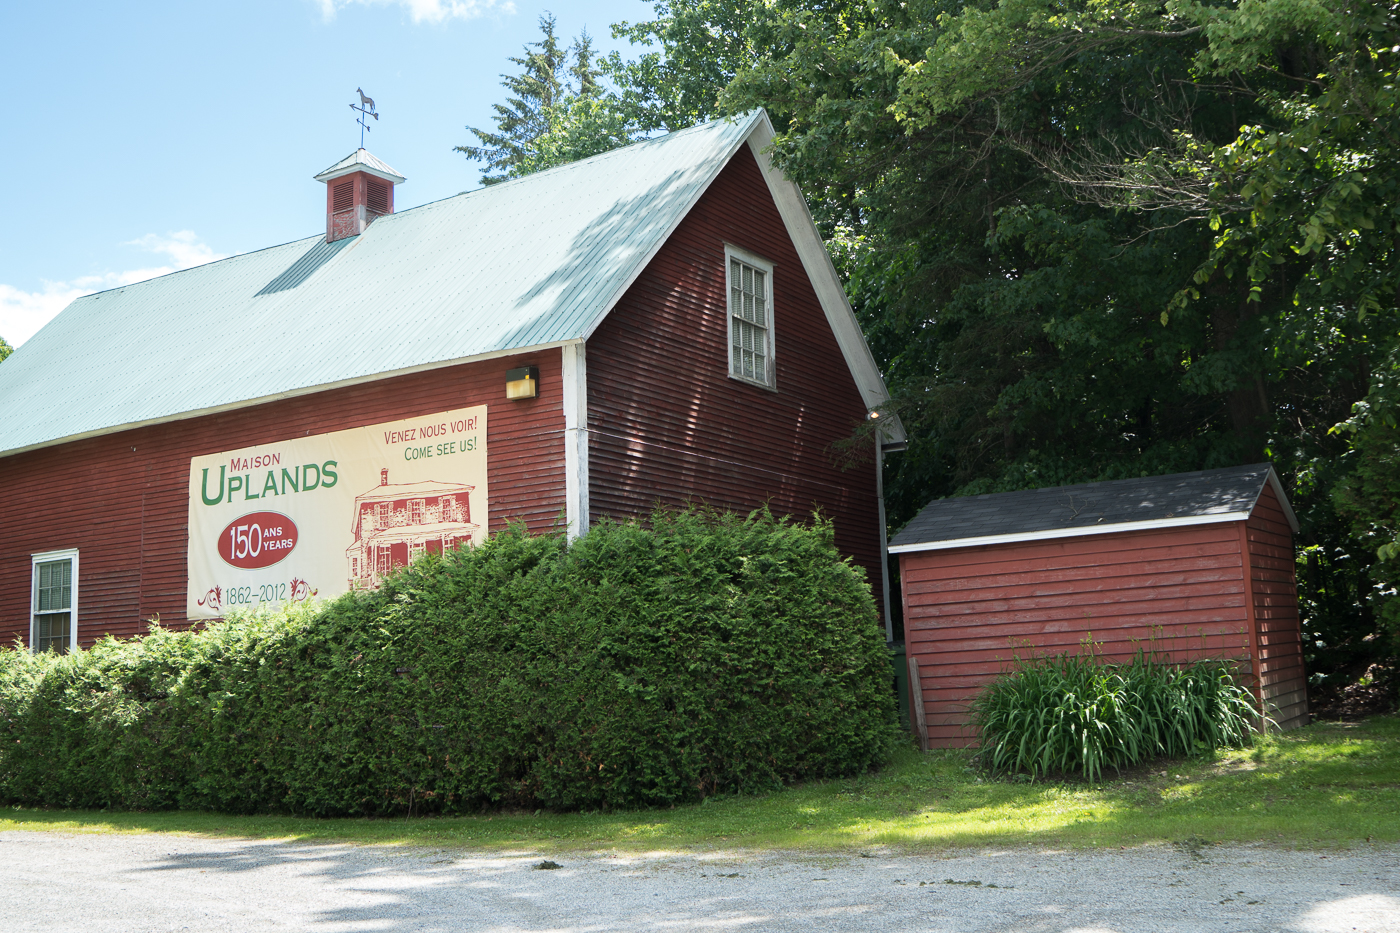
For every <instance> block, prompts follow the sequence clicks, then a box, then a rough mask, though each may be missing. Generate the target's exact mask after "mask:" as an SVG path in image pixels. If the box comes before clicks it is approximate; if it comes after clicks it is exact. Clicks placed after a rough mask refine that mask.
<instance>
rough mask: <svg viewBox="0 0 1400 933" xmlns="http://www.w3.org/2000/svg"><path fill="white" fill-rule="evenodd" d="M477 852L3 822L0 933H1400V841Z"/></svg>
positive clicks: (1, 838)
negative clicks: (12, 828)
mask: <svg viewBox="0 0 1400 933" xmlns="http://www.w3.org/2000/svg"><path fill="white" fill-rule="evenodd" d="M873 855H874V857H872V858H861V857H858V856H831V857H816V856H805V855H786V854H777V855H738V854H732V853H730V854H725V853H700V854H697V853H685V854H666V855H647V856H634V855H615V856H614V855H607V854H587V855H559V854H553V855H552V858H553V859H555V860H556V861H557V862H559V863H560V864H561V865H562V867H561V868H559V869H557V870H539V869H537V868H535V867H534V866H536V865H537V864H539V863H540V861H541V860H542V858H544V857H546V856H542V855H541V854H539V853H532V852H521V853H514V854H481V853H473V852H463V851H455V850H454V851H434V850H428V849H405V848H395V847H389V846H348V845H320V844H302V843H279V842H263V841H249V840H238V839H203V838H193V837H185V836H164V835H82V834H63V833H49V832H5V833H0V862H2V863H3V865H4V877H5V881H4V884H3V888H0V891H3V893H0V930H4V931H6V933H18V931H29V930H45V931H48V930H53V931H65V933H67V931H83V933H86V931H93V933H98V931H102V933H105V931H166V930H190V931H200V933H203V931H216V930H217V931H240V933H246V931H256V930H313V931H322V930H324V931H351V930H354V931H389V933H398V931H409V930H414V931H438V930H483V931H502V933H504V931H549V933H574V931H614V930H617V931H664V933H680V931H688V930H702V931H726V933H728V931H750V930H752V931H759V930H762V931H779V930H781V931H803V933H811V931H816V930H821V931H827V930H834V931H862V933H864V931H885V930H888V931H950V933H952V931H956V933H978V931H984V930H985V931H992V930H997V931H1036V933H1039V931H1046V933H1052V931H1053V933H1070V931H1074V933H1104V931H1115V933H1129V931H1147V930H1165V931H1183V933H1184V931H1197V930H1201V931H1204V930H1209V931H1267V930H1296V931H1303V933H1330V931H1338V933H1352V931H1371V933H1380V931H1396V933H1400V848H1398V847H1379V846H1377V847H1369V846H1368V847H1365V848H1360V849H1355V850H1351V851H1345V852H1343V851H1330V852H1326V853H1322V852H1298V851H1285V850H1281V849H1274V848H1267V847H1262V846H1260V847H1249V846H1245V847H1240V846H1235V847H1223V846H1222V847H1208V848H1204V849H1199V850H1196V851H1195V852H1192V851H1188V850H1183V849H1177V848H1170V847H1151V848H1141V849H1131V850H1121V851H1109V852H1088V853H1086V852H1082V851H1075V852H1067V851H1050V850H1032V849H1009V850H984V851H981V852H971V853H969V852H957V853H953V854H947V855H921V856H889V855H886V854H883V853H879V852H876V853H873Z"/></svg>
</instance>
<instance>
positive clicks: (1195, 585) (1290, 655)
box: [890, 464, 1308, 747]
mask: <svg viewBox="0 0 1400 933" xmlns="http://www.w3.org/2000/svg"><path fill="white" fill-rule="evenodd" d="M1297 530H1298V520H1297V519H1296V518H1295V517H1294V515H1293V509H1292V508H1291V507H1290V506H1289V504H1288V497H1287V496H1286V495H1284V491H1283V486H1282V485H1281V484H1280V482H1279V479H1278V474H1277V473H1275V472H1274V469H1273V467H1272V466H1270V465H1268V464H1258V465H1255V466H1244V467H1234V468H1231V469H1225V470H1207V471H1204V472H1198V473H1179V474H1176V475H1173V476H1154V477H1148V478H1144V479H1132V480H1116V481H1113V482H1104V483H1085V484H1083V485H1078V486H1060V487H1056V488H1052V489H1032V490H1026V491H1023V492H1009V493H1001V494H994V495H983V496H967V497H964V498H953V499H940V500H938V501H936V502H933V503H931V504H930V505H929V506H928V507H927V508H925V509H924V510H923V511H922V512H920V513H919V514H918V516H917V517H915V519H914V520H913V521H912V522H910V523H909V525H908V526H907V527H906V528H905V529H904V530H903V531H901V532H900V533H899V534H898V535H896V536H895V538H894V540H893V541H892V542H891V543H890V552H891V553H897V554H899V566H900V581H901V584H902V587H903V594H904V631H905V646H906V651H907V653H908V656H909V657H910V658H911V659H915V660H917V661H918V672H919V679H920V686H921V691H922V692H921V699H922V701H923V708H924V710H925V715H926V722H927V739H928V743H929V745H930V746H933V747H956V746H964V745H972V744H976V735H975V734H974V732H973V731H972V729H971V728H970V726H969V725H968V717H967V709H968V704H969V703H970V702H971V700H972V699H973V697H974V696H976V694H977V692H978V690H979V689H980V688H982V687H983V686H984V685H986V684H987V683H988V682H989V681H990V680H992V679H993V678H995V677H996V676H997V675H998V674H999V673H1001V672H1002V671H1003V670H1004V669H1005V668H1006V666H1007V664H1008V662H1010V661H1011V660H1012V658H1013V657H1016V656H1020V657H1030V656H1033V655H1040V654H1060V653H1063V652H1070V653H1075V652H1077V651H1078V650H1079V648H1080V646H1081V644H1082V643H1083V642H1084V641H1086V640H1092V641H1093V642H1094V643H1095V645H1096V646H1097V648H1096V650H1099V651H1101V652H1102V654H1103V656H1104V657H1105V658H1112V659H1128V658H1131V657H1132V656H1133V654H1134V653H1135V652H1136V651H1137V650H1138V649H1139V648H1143V649H1146V650H1155V651H1159V652H1163V653H1165V654H1166V655H1167V656H1168V657H1170V658H1172V659H1174V660H1179V661H1185V660H1192V659H1196V658H1203V657H1214V658H1228V659H1238V660H1241V661H1243V662H1246V663H1247V664H1248V667H1249V671H1250V673H1251V674H1252V677H1253V681H1254V685H1255V688H1256V690H1257V692H1258V695H1259V696H1260V698H1261V699H1262V700H1263V701H1264V703H1265V704H1266V705H1267V709H1268V712H1269V716H1270V717H1271V718H1272V719H1273V720H1274V721H1275V722H1276V723H1277V724H1278V725H1279V727H1280V728H1283V729H1291V728H1294V727H1296V726H1300V725H1305V724H1306V723H1307V717H1308V706H1307V681H1306V678H1305V675H1304V671H1303V656H1302V643H1301V638H1300V635H1299V626H1298V594H1297V588H1296V586H1295V583H1294V576H1293V534H1294V533H1296V532H1297ZM916 705H917V703H916Z"/></svg>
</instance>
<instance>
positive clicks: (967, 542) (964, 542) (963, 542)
mask: <svg viewBox="0 0 1400 933" xmlns="http://www.w3.org/2000/svg"><path fill="white" fill-rule="evenodd" d="M1249 514H1250V513H1248V512H1217V513H1216V514H1214V515H1199V516H1195V515H1193V516H1190V517H1187V518H1158V519H1153V520H1151V521H1145V522H1119V523H1118V524H1116V525H1098V526H1096V527H1089V528H1059V529H1056V530H1054V531H1023V532H1020V533H1019V534H1009V535H983V536H982V537H979V538H953V539H950V540H947V541H925V542H922V543H920V544H892V545H890V553H891V554H905V553H908V552H910V551H942V550H946V549H947V548H954V547H978V546H980V545H984V544H1011V543H1013V542H1016V541H1049V540H1051V539H1054V538H1078V537H1082V536H1084V535H1107V534H1117V533H1118V532H1121V531H1146V530H1147V529H1149V528H1179V527H1181V526H1183V525H1210V524H1214V523H1215V522H1242V521H1247V520H1248V519H1249Z"/></svg>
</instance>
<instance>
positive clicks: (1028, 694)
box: [972, 651, 1261, 781]
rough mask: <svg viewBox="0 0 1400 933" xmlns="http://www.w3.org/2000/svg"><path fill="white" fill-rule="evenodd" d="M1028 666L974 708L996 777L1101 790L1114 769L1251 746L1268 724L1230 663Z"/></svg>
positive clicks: (1065, 661)
mask: <svg viewBox="0 0 1400 933" xmlns="http://www.w3.org/2000/svg"><path fill="white" fill-rule="evenodd" d="M1018 663H1019V666H1018V667H1017V669H1016V670H1013V671H1011V672H1010V673H1008V674H1004V675H1002V676H1001V677H999V678H998V679H996V680H994V681H992V682H991V683H990V684H988V685H987V687H986V688H985V689H984V690H983V691H982V693H981V694H979V695H978V697H977V699H976V700H974V701H973V704H972V719H973V722H974V723H975V724H976V725H977V729H978V732H979V734H980V735H981V739H982V752H981V755H980V758H981V760H982V762H983V764H984V765H985V766H986V767H988V768H990V769H991V770H993V771H1022V772H1028V773H1029V774H1030V775H1031V777H1032V778H1035V777H1044V776H1045V775H1047V774H1059V773H1071V772H1074V771H1078V772H1080V773H1081V774H1082V775H1083V776H1084V777H1085V778H1087V779H1089V780H1091V781H1092V780H1097V779H1098V778H1099V777H1100V776H1101V775H1102V774H1103V771H1104V769H1105V768H1113V769H1114V770H1118V771H1121V770H1122V769H1123V768H1125V767H1130V766H1132V765H1136V764H1140V763H1142V762H1144V761H1147V760H1149V759H1152V758H1158V757H1168V758H1182V757H1186V756H1189V755H1195V754H1199V753H1201V752H1207V751H1212V750H1214V749H1217V748H1223V747H1226V746H1239V745H1244V744H1245V743H1247V742H1249V741H1251V740H1252V739H1253V736H1254V733H1255V726H1256V723H1259V722H1260V721H1261V720H1260V711H1259V708H1258V706H1257V704H1256V701H1255V699H1254V696H1253V694H1251V693H1250V692H1249V689H1248V688H1246V687H1244V686H1241V685H1240V683H1239V682H1238V681H1237V680H1236V679H1235V676H1234V665H1232V664H1231V663H1230V662H1228V661H1223V660H1217V659H1203V660H1199V661H1196V662H1194V663H1192V664H1186V665H1173V664H1169V663H1164V662H1162V661H1158V660H1155V659H1154V658H1151V657H1149V656H1147V655H1146V654H1144V653H1143V652H1141V651H1139V652H1138V653H1137V655H1136V656H1135V657H1134V658H1133V660H1131V661H1128V662H1126V663H1113V662H1106V661H1100V660H1098V659H1097V658H1095V657H1094V656H1092V655H1059V656H1056V657H1051V658H1036V659H1034V660H1029V661H1020V662H1018Z"/></svg>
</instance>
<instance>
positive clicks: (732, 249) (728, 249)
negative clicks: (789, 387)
mask: <svg viewBox="0 0 1400 933" xmlns="http://www.w3.org/2000/svg"><path fill="white" fill-rule="evenodd" d="M736 259H737V260H738V261H739V262H742V263H744V264H745V265H748V266H753V267H754V268H755V269H757V270H758V271H760V272H762V273H763V286H764V291H765V292H766V294H765V295H764V301H765V302H766V304H767V308H768V326H767V328H766V330H767V338H768V339H767V346H766V347H765V350H766V353H765V356H766V358H767V361H768V365H767V367H766V368H767V376H768V378H767V380H766V381H763V382H760V381H759V380H757V379H752V378H750V377H748V376H745V375H744V374H743V373H742V372H735V371H734V307H733V305H732V299H733V296H734V289H733V283H731V282H730V279H729V276H730V274H731V272H732V270H733V268H734V264H733V260H736ZM773 310H774V309H773V263H772V262H770V261H769V260H767V259H764V258H763V257H762V256H758V255H755V254H754V253H751V252H749V251H748V250H746V249H742V248H740V247H738V246H734V245H732V244H730V243H726V244H724V318H725V321H726V322H727V324H726V327H725V335H724V357H725V364H724V366H725V369H727V370H729V378H730V379H735V380H737V381H739V382H742V383H745V384H747V385H751V386H758V387H759V388H762V389H768V390H770V391H773V392H776V391H777V390H778V363H777V354H776V353H775V352H774V350H775V347H774V340H773V331H774V330H775V329H776V328H775V326H774V325H775V323H776V321H775V320H774V318H775V315H774V313H773Z"/></svg>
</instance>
